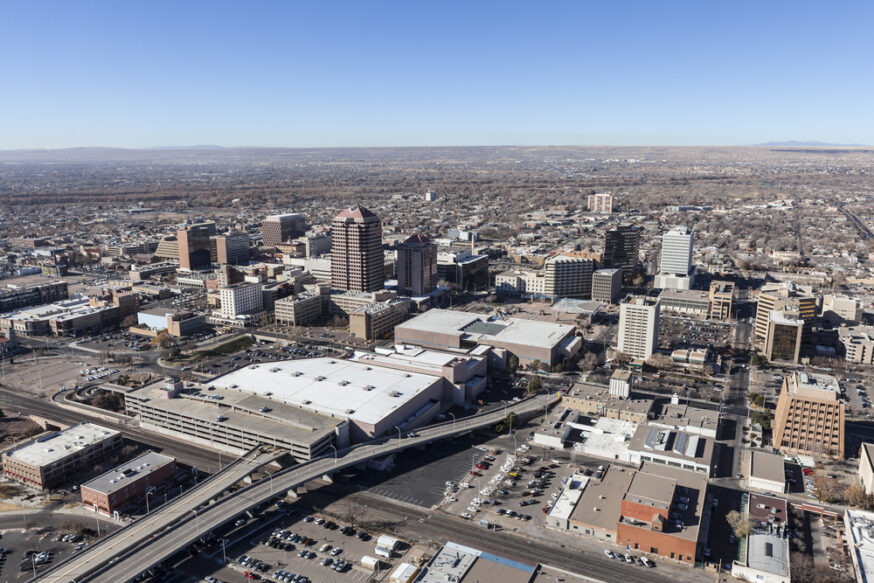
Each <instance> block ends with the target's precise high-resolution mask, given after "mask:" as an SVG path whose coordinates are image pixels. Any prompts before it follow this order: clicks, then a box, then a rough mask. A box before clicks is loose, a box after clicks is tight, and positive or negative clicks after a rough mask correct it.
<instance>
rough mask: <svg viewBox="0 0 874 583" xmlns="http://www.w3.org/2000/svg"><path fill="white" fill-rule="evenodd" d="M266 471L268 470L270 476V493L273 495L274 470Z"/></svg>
mask: <svg viewBox="0 0 874 583" xmlns="http://www.w3.org/2000/svg"><path fill="white" fill-rule="evenodd" d="M264 471H265V472H267V475H268V476H269V477H270V495H271V496H273V472H268V471H267V470H264Z"/></svg>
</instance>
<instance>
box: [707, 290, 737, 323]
mask: <svg viewBox="0 0 874 583" xmlns="http://www.w3.org/2000/svg"><path fill="white" fill-rule="evenodd" d="M733 299H734V283H732V282H730V281H712V282H710V314H709V316H710V319H711V320H721V321H723V322H728V320H729V319H730V318H731V303H732V300H733Z"/></svg>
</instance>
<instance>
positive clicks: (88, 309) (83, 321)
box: [0, 294, 120, 336]
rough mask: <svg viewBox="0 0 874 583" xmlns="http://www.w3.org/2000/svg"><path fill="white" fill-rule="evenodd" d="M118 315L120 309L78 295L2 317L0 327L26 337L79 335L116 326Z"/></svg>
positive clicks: (0, 317) (9, 313)
mask: <svg viewBox="0 0 874 583" xmlns="http://www.w3.org/2000/svg"><path fill="white" fill-rule="evenodd" d="M119 312H120V311H119V308H118V306H113V305H101V303H98V302H92V301H91V299H90V298H87V297H85V296H83V295H80V294H77V295H74V296H73V297H72V298H69V299H66V300H61V301H58V302H55V303H53V304H46V305H42V306H33V307H29V308H22V309H19V310H16V311H14V312H7V313H5V314H2V315H0V328H2V329H6V330H8V329H12V330H15V331H16V332H17V333H19V334H26V335H46V334H54V335H55V336H76V335H82V334H85V333H93V332H97V331H100V330H102V329H103V328H105V327H107V326H112V325H115V324H117V323H118V321H119Z"/></svg>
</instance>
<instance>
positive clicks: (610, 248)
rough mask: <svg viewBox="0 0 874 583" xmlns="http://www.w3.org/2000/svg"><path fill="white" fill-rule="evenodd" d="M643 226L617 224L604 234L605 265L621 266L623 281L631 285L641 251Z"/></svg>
mask: <svg viewBox="0 0 874 583" xmlns="http://www.w3.org/2000/svg"><path fill="white" fill-rule="evenodd" d="M642 230H643V229H641V227H639V226H637V225H630V224H624V225H617V226H615V227H613V228H612V229H609V230H608V231H607V232H606V233H605V234H604V255H603V256H602V258H601V260H602V263H603V266H604V267H621V268H622V283H623V284H625V285H631V283H632V281H633V280H634V272H635V270H636V269H637V261H638V255H639V252H640V234H641V231H642Z"/></svg>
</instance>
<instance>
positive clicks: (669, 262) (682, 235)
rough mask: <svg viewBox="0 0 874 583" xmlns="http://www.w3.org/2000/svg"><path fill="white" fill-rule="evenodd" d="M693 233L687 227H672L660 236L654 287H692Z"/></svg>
mask: <svg viewBox="0 0 874 583" xmlns="http://www.w3.org/2000/svg"><path fill="white" fill-rule="evenodd" d="M694 244H695V233H694V232H693V231H692V230H691V229H689V228H688V227H682V226H678V227H674V228H673V229H671V230H670V231H668V232H667V233H665V234H664V235H663V236H662V250H661V253H660V256H659V273H658V275H656V277H655V281H654V287H655V288H656V289H667V288H673V289H690V288H691V287H692V282H693V278H692V247H693V246H694Z"/></svg>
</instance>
